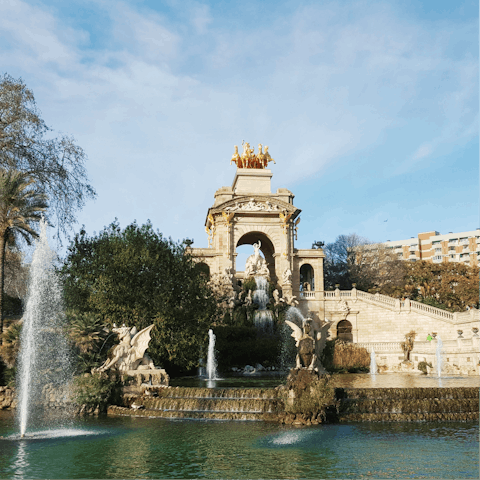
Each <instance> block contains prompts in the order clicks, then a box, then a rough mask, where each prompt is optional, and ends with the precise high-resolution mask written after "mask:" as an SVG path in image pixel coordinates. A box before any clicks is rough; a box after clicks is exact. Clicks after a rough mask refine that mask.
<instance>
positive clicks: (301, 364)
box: [285, 318, 321, 371]
mask: <svg viewBox="0 0 480 480" xmlns="http://www.w3.org/2000/svg"><path fill="white" fill-rule="evenodd" d="M285 323H286V324H287V325H288V326H289V327H290V328H291V329H292V330H293V332H292V337H293V338H294V339H295V345H296V347H297V357H296V366H295V368H296V369H301V368H306V369H307V370H315V371H318V366H317V355H316V353H315V350H316V342H317V341H318V340H320V336H321V335H320V333H318V334H317V339H315V338H314V337H313V336H312V332H311V329H312V319H311V318H307V319H306V320H305V322H304V325H303V330H302V329H301V328H300V327H299V326H298V325H297V324H296V323H294V322H290V321H288V320H285Z"/></svg>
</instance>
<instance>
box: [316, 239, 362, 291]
mask: <svg viewBox="0 0 480 480" xmlns="http://www.w3.org/2000/svg"><path fill="white" fill-rule="evenodd" d="M368 243H371V242H370V241H369V240H368V239H366V238H364V237H360V236H359V235H357V234H356V233H350V234H349V235H339V236H338V237H337V238H336V240H335V242H333V243H329V244H327V245H326V246H325V247H324V248H323V251H324V252H325V263H324V274H325V288H326V289H329V288H333V287H334V286H335V285H337V284H338V285H340V288H342V289H349V288H352V282H355V280H352V278H351V270H352V267H353V266H354V265H355V258H356V254H355V249H356V248H357V247H359V246H361V245H365V244H368Z"/></svg>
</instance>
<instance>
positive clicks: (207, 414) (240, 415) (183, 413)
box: [107, 405, 273, 421]
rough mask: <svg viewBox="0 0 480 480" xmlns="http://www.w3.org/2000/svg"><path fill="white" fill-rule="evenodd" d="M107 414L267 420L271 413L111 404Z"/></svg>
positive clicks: (193, 418)
mask: <svg viewBox="0 0 480 480" xmlns="http://www.w3.org/2000/svg"><path fill="white" fill-rule="evenodd" d="M107 413H108V415H120V416H129V417H158V418H172V419H175V418H179V419H192V420H195V419H208V420H250V421H262V420H268V419H269V417H270V416H273V415H272V414H268V413H263V412H232V411H230V412H222V411H198V410H197V411H196V410H149V409H138V410H132V409H131V408H128V407H119V406H116V405H112V406H110V407H108V411H107Z"/></svg>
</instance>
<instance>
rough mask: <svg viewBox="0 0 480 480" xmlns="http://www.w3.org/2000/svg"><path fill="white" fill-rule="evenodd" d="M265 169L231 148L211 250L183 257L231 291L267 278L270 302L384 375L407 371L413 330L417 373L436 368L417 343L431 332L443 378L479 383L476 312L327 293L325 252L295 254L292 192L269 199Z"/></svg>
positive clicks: (429, 351) (262, 161)
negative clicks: (365, 357) (241, 255)
mask: <svg viewBox="0 0 480 480" xmlns="http://www.w3.org/2000/svg"><path fill="white" fill-rule="evenodd" d="M270 161H273V159H272V158H271V157H270V154H269V153H268V147H265V152H263V151H262V146H261V145H259V148H258V153H257V154H255V153H254V150H253V149H251V148H250V145H249V144H248V143H247V144H245V145H244V148H243V153H242V154H241V155H240V154H239V153H238V150H237V147H235V153H234V154H233V157H232V160H231V162H230V163H233V162H234V163H235V164H236V167H237V168H236V171H235V176H234V179H233V183H232V186H230V187H221V188H219V189H218V190H217V191H216V192H215V200H214V202H213V205H212V206H211V207H210V208H209V209H208V212H207V216H206V220H205V230H206V232H207V235H208V248H189V249H188V251H189V252H190V253H191V255H192V256H193V257H194V259H195V260H196V261H197V263H198V267H199V268H201V269H202V272H204V273H205V274H206V275H210V276H211V277H216V278H217V279H220V282H222V285H227V286H228V288H230V287H233V288H234V289H236V290H238V287H239V284H241V283H242V282H243V281H244V280H245V278H247V277H248V276H251V275H256V273H260V275H263V276H265V277H268V278H269V280H270V282H273V284H274V285H275V287H276V288H277V290H278V292H277V293H276V295H277V298H275V302H277V300H278V295H279V292H280V291H281V292H280V293H281V295H282V296H283V299H282V300H283V301H285V302H286V303H287V304H288V305H292V306H293V305H296V306H298V308H300V310H301V311H302V313H303V314H304V316H305V315H307V314H308V315H309V316H311V317H312V318H313V320H314V322H313V328H314V330H316V331H317V332H319V331H322V339H323V340H324V339H325V338H327V335H328V336H329V338H336V337H338V338H340V339H342V340H344V341H347V342H354V343H357V344H359V345H361V346H363V347H364V348H366V349H367V350H368V351H369V352H371V351H374V352H375V353H376V355H377V365H380V366H381V367H382V368H384V369H392V370H393V371H396V370H395V369H397V370H398V369H399V368H400V369H402V368H404V366H403V367H402V366H401V365H400V366H399V359H403V350H402V348H403V347H402V342H403V340H404V336H405V333H406V332H409V331H410V330H414V331H415V332H416V333H417V337H418V340H416V341H415V347H414V350H412V358H413V362H414V364H415V365H418V363H419V362H421V361H424V362H432V364H435V362H436V360H435V359H436V353H435V345H433V343H434V342H428V341H421V340H420V339H421V338H422V337H423V338H426V336H427V333H428V332H435V334H434V335H437V334H438V335H439V337H441V338H442V340H443V344H444V355H445V358H446V359H447V362H446V365H447V366H446V367H445V368H446V371H448V372H453V373H459V372H460V373H468V374H475V375H478V374H479V373H480V335H479V333H478V332H479V330H480V326H479V325H480V312H479V310H477V309H473V308H471V309H470V310H469V311H466V312H460V313H450V312H447V311H445V310H440V309H438V308H435V307H432V306H429V305H425V304H422V303H419V302H414V301H410V300H409V299H404V300H400V299H395V298H391V297H387V296H385V295H379V294H378V293H377V294H375V295H373V294H370V293H367V292H362V291H360V290H357V289H356V288H355V287H354V288H352V289H351V290H348V291H340V290H339V289H338V288H337V289H335V291H327V292H325V291H324V283H323V261H324V257H325V255H324V253H323V250H322V249H321V248H319V249H297V248H295V240H296V238H297V233H298V226H299V223H300V213H301V210H300V209H298V208H297V207H295V205H294V204H293V199H294V195H293V193H292V192H291V191H290V190H287V189H286V188H279V189H278V190H277V191H276V192H275V193H273V192H272V191H271V178H272V172H271V170H270V169H268V168H267V166H268V163H269V162H270ZM248 244H250V245H252V246H253V250H254V253H253V251H252V253H253V254H252V255H251V256H250V257H249V259H248V260H247V265H246V266H245V265H238V262H237V251H236V249H237V248H238V247H239V246H241V245H248ZM260 252H261V253H262V254H263V257H260ZM245 269H247V271H245ZM274 297H275V293H274ZM234 299H235V295H233V296H232V299H231V300H234ZM432 335H433V334H432ZM449 362H450V364H451V365H450V364H449ZM447 367H448V368H447Z"/></svg>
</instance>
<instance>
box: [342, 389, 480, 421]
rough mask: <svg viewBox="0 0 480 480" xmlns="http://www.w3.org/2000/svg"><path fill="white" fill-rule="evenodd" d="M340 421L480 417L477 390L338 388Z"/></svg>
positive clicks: (447, 419)
mask: <svg viewBox="0 0 480 480" xmlns="http://www.w3.org/2000/svg"><path fill="white" fill-rule="evenodd" d="M336 396H337V399H339V401H340V408H339V421H341V422H366V421H368V422H379V421H393V422H405V421H407V422H409V421H467V420H478V418H479V414H478V412H479V389H478V388H403V389H395V388H384V389H383V388H364V389H336Z"/></svg>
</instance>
